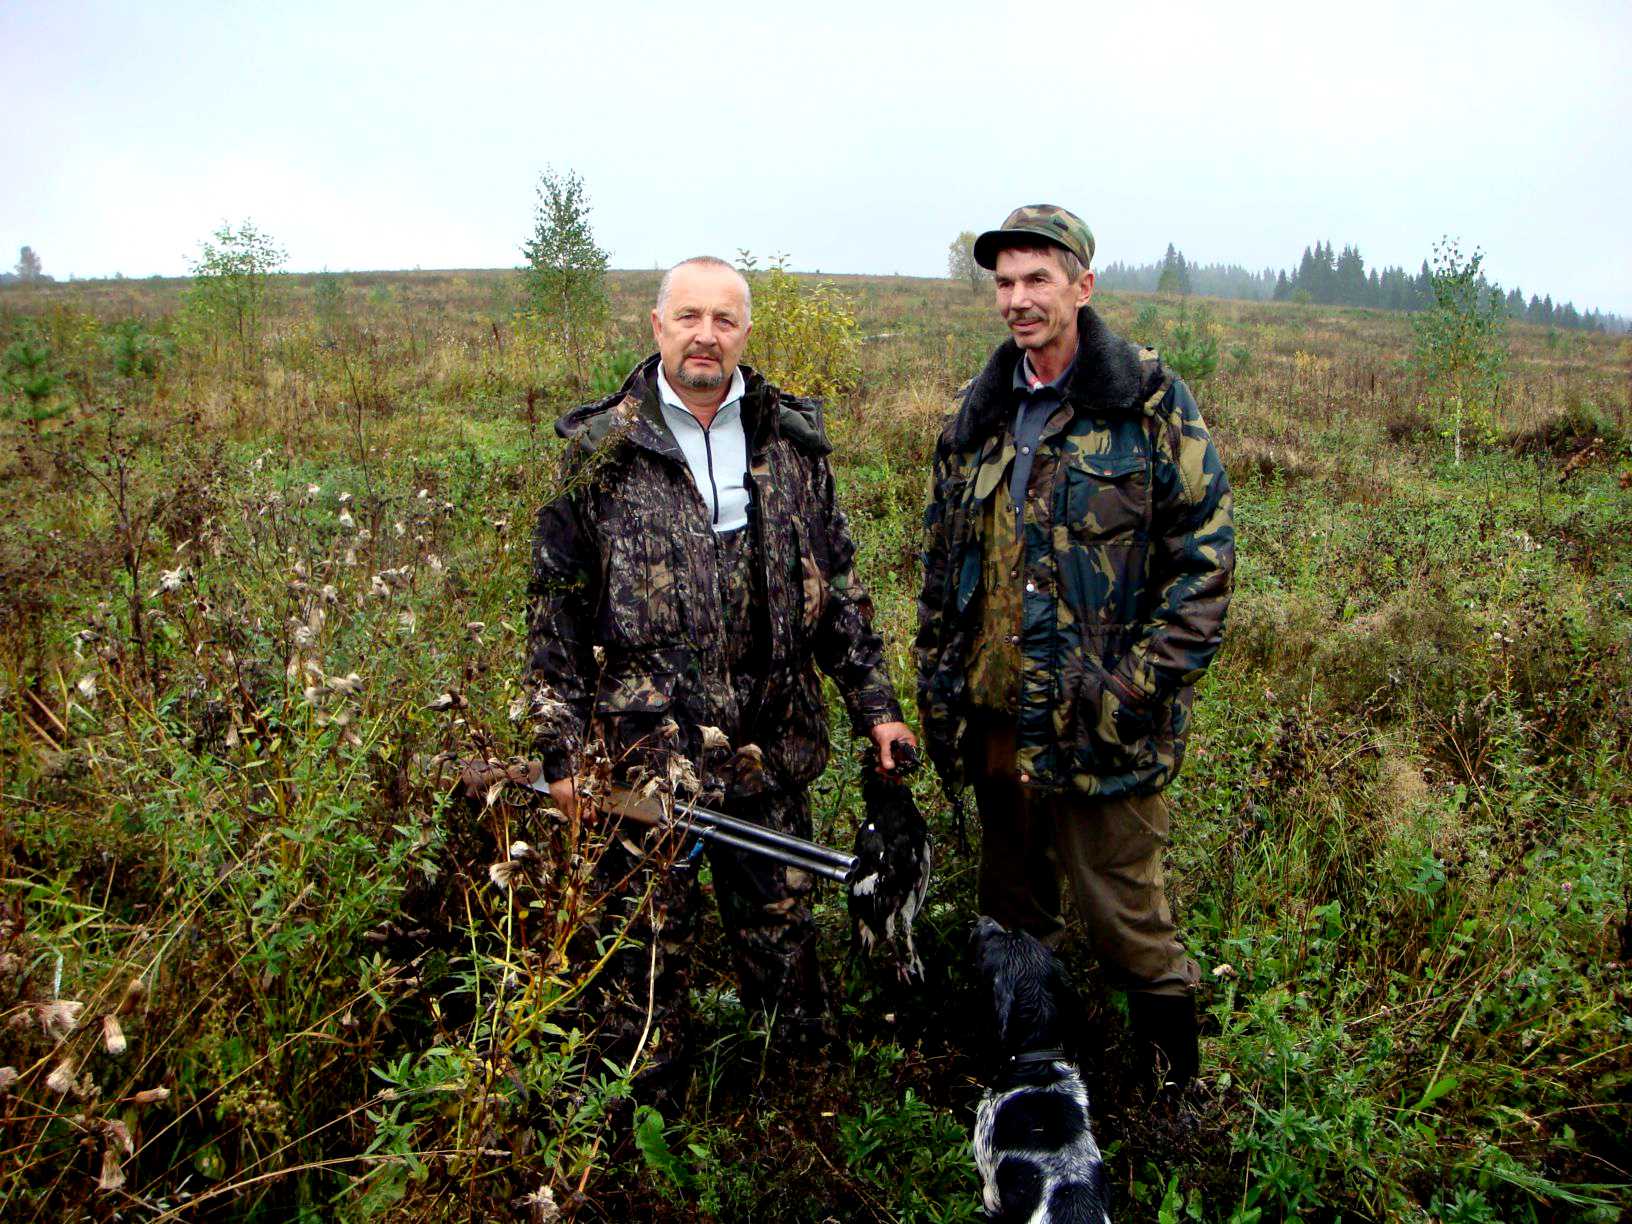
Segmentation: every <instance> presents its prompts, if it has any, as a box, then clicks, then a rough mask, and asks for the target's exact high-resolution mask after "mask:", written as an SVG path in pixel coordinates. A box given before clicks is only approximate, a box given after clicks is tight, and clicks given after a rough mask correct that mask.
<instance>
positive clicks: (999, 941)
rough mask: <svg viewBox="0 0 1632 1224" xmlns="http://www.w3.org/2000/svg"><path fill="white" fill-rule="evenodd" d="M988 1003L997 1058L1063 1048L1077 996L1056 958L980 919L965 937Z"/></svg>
mask: <svg viewBox="0 0 1632 1224" xmlns="http://www.w3.org/2000/svg"><path fill="white" fill-rule="evenodd" d="M970 943H971V948H972V951H973V953H974V961H975V968H976V970H977V971H978V972H979V974H980V978H981V981H982V982H983V983H984V984H985V986H986V989H987V991H988V992H989V996H990V998H991V1001H992V1023H993V1026H994V1028H995V1030H996V1036H997V1046H998V1050H999V1052H1000V1053H1003V1054H1010V1055H1012V1054H1018V1053H1022V1052H1024V1051H1027V1050H1037V1049H1044V1048H1048V1047H1051V1046H1061V1047H1063V1045H1064V1043H1065V1038H1066V1028H1067V1023H1068V1022H1067V1019H1066V1017H1067V1016H1069V1015H1070V1013H1071V1008H1072V1004H1073V1003H1074V1002H1075V1000H1076V997H1077V996H1076V991H1075V990H1073V989H1072V987H1071V981H1070V978H1069V977H1067V975H1066V972H1065V968H1064V966H1062V965H1061V964H1060V962H1059V959H1058V958H1057V957H1056V956H1055V955H1054V953H1052V952H1050V951H1049V950H1048V948H1047V947H1045V946H1044V945H1043V944H1042V943H1041V942H1039V941H1038V940H1037V939H1036V938H1035V937H1034V936H1031V935H1028V934H1027V933H1026V932H1024V931H1009V930H1005V929H1004V928H1003V926H1002V924H1001V923H999V922H997V921H996V920H995V919H993V918H987V917H985V916H982V917H981V918H980V919H979V920H977V921H976V923H975V929H974V932H973V934H972V935H971V937H970Z"/></svg>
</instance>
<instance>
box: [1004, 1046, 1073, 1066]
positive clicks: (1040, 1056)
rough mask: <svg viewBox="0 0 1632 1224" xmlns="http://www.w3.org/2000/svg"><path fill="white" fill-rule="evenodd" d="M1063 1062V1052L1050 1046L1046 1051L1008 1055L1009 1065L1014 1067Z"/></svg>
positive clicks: (1029, 1051) (1056, 1047) (1028, 1051)
mask: <svg viewBox="0 0 1632 1224" xmlns="http://www.w3.org/2000/svg"><path fill="white" fill-rule="evenodd" d="M1064 1061H1065V1051H1064V1050H1062V1049H1060V1048H1059V1047H1058V1046H1052V1047H1050V1048H1049V1049H1046V1050H1027V1051H1026V1052H1025V1053H1023V1054H1010V1055H1009V1062H1010V1063H1011V1064H1013V1065H1015V1066H1022V1065H1024V1064H1026V1063H1040V1062H1064Z"/></svg>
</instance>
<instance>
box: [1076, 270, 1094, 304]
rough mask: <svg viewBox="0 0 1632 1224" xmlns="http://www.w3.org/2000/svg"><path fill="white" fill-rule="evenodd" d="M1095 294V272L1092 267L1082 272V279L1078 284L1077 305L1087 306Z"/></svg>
mask: <svg viewBox="0 0 1632 1224" xmlns="http://www.w3.org/2000/svg"><path fill="white" fill-rule="evenodd" d="M1093 296H1094V273H1093V271H1092V269H1090V270H1089V271H1087V272H1084V273H1083V274H1082V280H1081V281H1079V282H1078V284H1077V305H1078V306H1086V305H1088V303H1089V302H1090V301H1092V300H1093Z"/></svg>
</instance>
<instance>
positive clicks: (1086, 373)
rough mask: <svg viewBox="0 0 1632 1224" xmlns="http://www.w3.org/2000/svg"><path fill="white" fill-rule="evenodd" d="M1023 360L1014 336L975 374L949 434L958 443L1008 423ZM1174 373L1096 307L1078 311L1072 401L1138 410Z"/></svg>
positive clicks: (1110, 412) (1099, 409)
mask: <svg viewBox="0 0 1632 1224" xmlns="http://www.w3.org/2000/svg"><path fill="white" fill-rule="evenodd" d="M1019 362H1020V346H1019V345H1018V344H1016V343H1015V342H1014V340H1013V338H1012V337H1011V338H1010V339H1008V340H1005V341H1004V342H1003V343H1002V344H1000V345H998V347H997V351H996V352H994V353H993V354H992V355H991V358H990V359H989V360H988V361H987V362H986V365H985V368H984V369H982V370H981V372H980V373H979V374H977V375H975V377H974V379H973V380H972V381H971V382H970V383H969V386H968V388H967V391H966V393H965V395H964V398H963V404H962V406H961V407H960V408H959V409H958V413H957V416H956V417H955V418H954V419H953V422H952V427H951V430H950V432H949V439H950V441H951V442H952V444H953V446H954V447H956V448H957V449H960V450H961V449H964V448H965V447H968V446H970V445H971V444H973V443H974V442H975V441H976V440H977V439H979V438H984V437H986V436H987V435H988V434H989V433H991V432H992V431H994V430H996V429H998V428H1001V427H1002V425H1003V424H1004V422H1006V421H1007V419H1008V416H1009V413H1010V411H1011V410H1012V400H1011V398H1010V389H1011V388H1012V387H1013V385H1014V368H1015V366H1016V365H1018V364H1019ZM1170 377H1171V376H1170V375H1169V374H1168V373H1167V371H1166V370H1165V369H1164V368H1163V367H1162V363H1161V362H1160V361H1157V360H1154V359H1152V356H1147V355H1146V354H1145V350H1142V349H1141V348H1140V347H1139V346H1138V345H1137V344H1133V343H1132V342H1130V341H1127V340H1124V339H1123V338H1122V337H1121V336H1118V335H1117V334H1116V333H1115V332H1113V331H1112V330H1111V329H1110V328H1108V327H1106V326H1105V321H1104V320H1103V319H1101V318H1100V317H1099V314H1098V312H1097V311H1095V310H1094V308H1093V307H1092V306H1084V307H1083V308H1082V309H1080V310H1079V311H1077V364H1076V368H1075V369H1074V370H1073V372H1072V374H1071V381H1070V382H1069V383H1067V384H1066V388H1065V399H1066V402H1067V403H1069V404H1072V405H1073V406H1075V407H1076V408H1077V409H1078V410H1079V411H1086V412H1090V413H1097V414H1099V415H1101V416H1122V415H1128V414H1132V413H1137V412H1140V411H1142V410H1143V408H1144V405H1145V404H1146V403H1148V402H1149V401H1150V399H1151V397H1152V396H1154V395H1155V394H1156V393H1157V392H1158V391H1160V390H1161V389H1162V387H1163V385H1164V384H1165V383H1166V382H1167V381H1168V380H1169V379H1170Z"/></svg>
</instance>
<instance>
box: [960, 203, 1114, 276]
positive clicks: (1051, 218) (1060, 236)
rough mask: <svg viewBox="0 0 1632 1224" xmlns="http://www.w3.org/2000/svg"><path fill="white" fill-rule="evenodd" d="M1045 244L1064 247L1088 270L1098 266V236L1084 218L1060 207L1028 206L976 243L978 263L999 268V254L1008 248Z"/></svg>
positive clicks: (1017, 211) (1045, 205) (1013, 213)
mask: <svg viewBox="0 0 1632 1224" xmlns="http://www.w3.org/2000/svg"><path fill="white" fill-rule="evenodd" d="M1039 238H1041V239H1042V240H1043V241H1044V242H1048V243H1053V244H1054V245H1055V246H1058V247H1064V248H1065V249H1066V250H1068V251H1070V252H1071V254H1073V255H1075V256H1076V257H1077V258H1078V259H1080V260H1082V266H1083V267H1085V268H1086V267H1088V266H1089V265H1090V264H1092V263H1093V262H1094V232H1093V231H1092V230H1091V229H1089V228H1088V226H1087V225H1086V224H1085V223H1084V222H1083V220H1082V218H1081V217H1079V216H1077V215H1076V214H1075V213H1071V212H1067V211H1066V210H1065V209H1063V208H1061V207H1060V206H1059V205H1057V204H1026V205H1024V206H1022V207H1020V208H1017V209H1015V210H1014V211H1013V212H1012V213H1010V214H1009V217H1008V220H1006V221H1005V222H1003V227H1002V228H1001V229H995V230H987V231H986V232H985V233H984V234H982V235H981V236H980V237H979V238H976V239H975V262H976V263H978V264H979V265H980V266H981V267H983V268H988V269H990V268H995V267H997V253H998V252H999V251H1001V250H1003V249H1004V248H1005V247H1013V246H1035V245H1036V244H1037V240H1038V239H1039Z"/></svg>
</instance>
